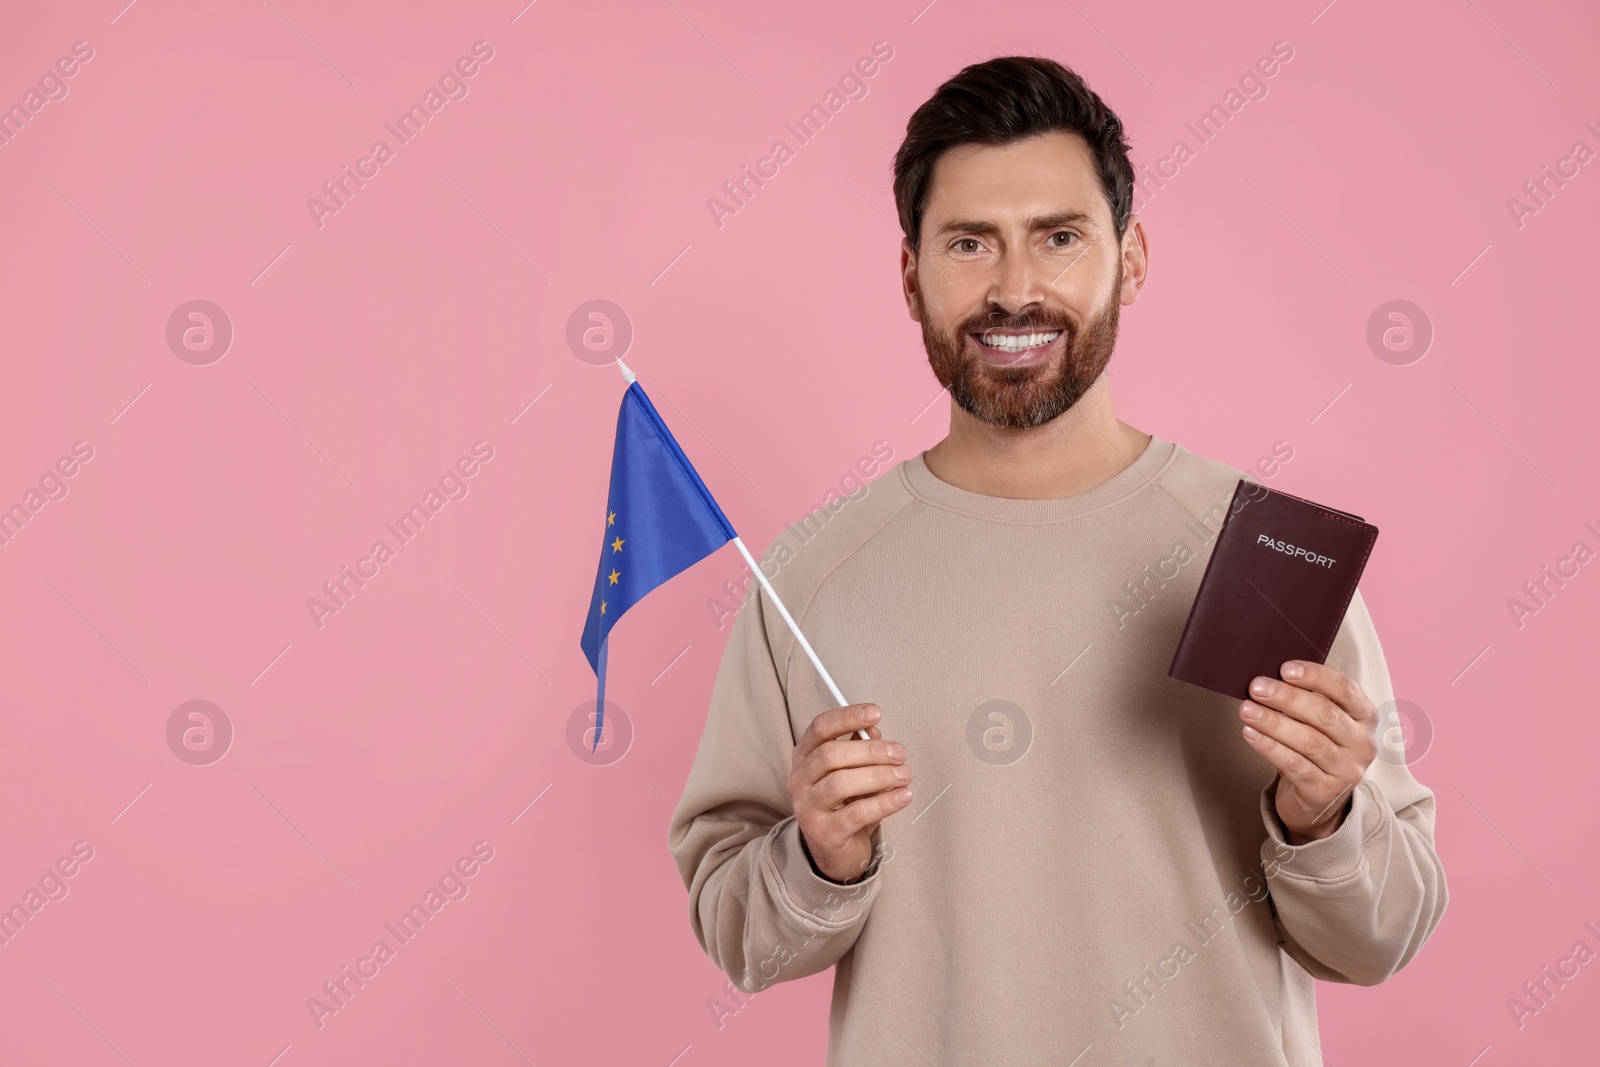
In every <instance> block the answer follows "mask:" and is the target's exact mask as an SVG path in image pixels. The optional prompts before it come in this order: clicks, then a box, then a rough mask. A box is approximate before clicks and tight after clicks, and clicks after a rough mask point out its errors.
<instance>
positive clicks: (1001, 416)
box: [918, 269, 1122, 430]
mask: <svg viewBox="0 0 1600 1067" xmlns="http://www.w3.org/2000/svg"><path fill="white" fill-rule="evenodd" d="M1121 297H1122V271H1121V270H1120V269H1119V270H1118V271H1117V282H1116V285H1115V287H1113V289H1112V291H1111V298H1110V299H1109V300H1108V301H1106V304H1105V306H1104V307H1102V308H1100V310H1099V311H1098V313H1096V315H1095V316H1094V317H1093V318H1092V319H1090V320H1089V322H1088V324H1087V325H1086V326H1085V327H1084V329H1083V332H1082V333H1079V332H1078V331H1077V329H1076V327H1074V326H1073V325H1072V323H1071V322H1069V321H1068V320H1067V319H1066V318H1064V317H1061V316H1058V315H1057V314H1056V313H1055V312H1053V311H1050V310H1048V309H1043V308H1041V309H1037V310H1034V311H1030V312H1028V313H1027V314H1024V315H1020V316H1017V317H1016V318H1012V319H1007V318H1005V316H1003V315H1002V314H1001V313H1000V312H991V313H988V314H984V315H979V316H976V317H974V318H971V319H968V320H966V321H965V322H962V323H959V324H958V325H957V326H956V328H955V329H954V330H953V331H951V332H950V333H949V334H941V333H939V332H938V331H937V330H936V329H934V328H933V327H932V326H931V325H930V324H929V322H928V316H927V314H926V312H924V313H923V315H922V346H923V347H924V348H925V349H927V351H928V364H929V366H931V367H932V368H933V373H934V376H935V377H937V378H938V379H939V384H940V385H943V386H944V387H945V388H946V389H949V390H950V395H951V396H952V397H954V398H955V402H956V403H957V404H959V405H961V408H962V410H964V411H965V412H967V414H969V415H971V416H972V417H973V418H976V419H979V420H981V421H983V422H987V423H989V424H990V425H993V426H1003V427H1007V428H1009V429H1017V430H1026V429H1030V428H1032V427H1034V426H1042V425H1044V424H1045V423H1047V422H1049V421H1050V420H1051V419H1054V418H1055V417H1056V416H1057V415H1060V414H1061V413H1062V412H1064V411H1066V410H1067V409H1068V408H1070V407H1072V405H1074V404H1076V403H1077V402H1078V401H1079V400H1081V399H1083V395H1084V393H1086V392H1088V391H1089V387H1090V386H1092V385H1093V384H1094V383H1095V382H1096V381H1097V380H1099V378H1100V375H1101V374H1102V373H1103V372H1104V371H1105V369H1106V365H1107V364H1109V363H1110V362H1111V350H1112V349H1113V348H1114V347H1116V343H1117V315H1118V310H1119V308H1120V307H1121V303H1122V301H1121ZM918 299H919V300H920V299H921V297H920V295H919V297H918ZM985 329H997V330H1011V331H1029V332H1033V333H1048V332H1052V331H1056V330H1061V331H1064V332H1065V334H1066V336H1065V337H1064V338H1058V341H1060V342H1061V343H1062V345H1063V348H1062V352H1061V356H1060V359H1059V360H1058V362H1057V363H1056V364H1055V365H1052V364H1050V363H1048V362H1046V363H1039V364H1033V365H1030V366H1025V367H997V366H993V365H991V364H990V363H988V362H987V361H985V360H984V358H983V356H982V355H981V354H979V353H971V354H969V352H968V349H967V343H968V338H967V335H968V334H969V333H974V332H980V333H981V331H983V330H985Z"/></svg>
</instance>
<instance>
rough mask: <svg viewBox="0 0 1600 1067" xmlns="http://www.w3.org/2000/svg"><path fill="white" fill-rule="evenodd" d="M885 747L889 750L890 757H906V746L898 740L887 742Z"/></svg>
mask: <svg viewBox="0 0 1600 1067" xmlns="http://www.w3.org/2000/svg"><path fill="white" fill-rule="evenodd" d="M886 747H887V749H888V751H889V758H890V759H905V758H906V746H904V745H902V744H901V743H900V742H898V741H890V742H889V744H888V745H887V746H886Z"/></svg>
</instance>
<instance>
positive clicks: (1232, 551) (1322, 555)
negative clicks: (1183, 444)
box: [1167, 478, 1378, 700]
mask: <svg viewBox="0 0 1600 1067" xmlns="http://www.w3.org/2000/svg"><path fill="white" fill-rule="evenodd" d="M1377 539H1378V528H1377V527H1376V526H1374V525H1372V524H1371V523H1369V522H1367V521H1365V520H1364V519H1362V518H1361V516H1359V515H1352V514H1350V513H1349V512H1347V511H1338V510H1336V509H1334V508H1330V507H1324V506H1323V505H1321V504H1317V503H1313V502H1312V501H1310V500H1306V499H1303V498H1301V497H1297V496H1292V495H1291V494H1289V493H1284V492H1280V491H1278V490H1276V489H1268V488H1267V487H1266V486H1264V485H1262V484H1261V483H1260V482H1252V481H1247V480H1246V479H1243V478H1241V479H1239V484H1238V485H1237V486H1236V487H1235V488H1234V491H1233V501H1232V503H1231V504H1230V506H1229V508H1228V514H1227V516H1226V517H1225V518H1224V519H1223V520H1222V528H1221V529H1220V530H1219V531H1218V532H1217V540H1216V545H1215V546H1214V547H1213V548H1212V550H1211V558H1210V560H1208V561H1207V562H1206V569H1205V573H1204V574H1202V575H1201V576H1200V587H1199V589H1198V590H1196V592H1195V597H1194V605H1193V607H1191V608H1190V609H1189V619H1188V621H1187V622H1186V623H1184V626H1183V634H1182V636H1181V637H1179V638H1178V648H1177V651H1176V652H1175V653H1174V654H1173V657H1172V666H1171V667H1170V668H1168V670H1167V674H1168V676H1170V677H1172V678H1176V679H1178V680H1179V681H1183V682H1189V683H1190V684H1192V685H1198V686H1200V687H1202V688H1204V689H1210V690H1212V691H1213V692H1217V693H1222V694H1224V695H1226V696H1230V697H1234V698H1236V699H1239V700H1244V699H1245V698H1247V697H1248V696H1249V695H1250V680H1251V679H1252V678H1255V677H1257V676H1265V677H1268V678H1277V677H1278V670H1279V668H1280V667H1282V666H1283V663H1284V661H1285V660H1291V659H1301V660H1308V661H1311V662H1315V663H1325V662H1327V658H1328V652H1329V650H1330V649H1332V647H1333V639H1334V637H1335V636H1336V635H1337V634H1338V632H1339V626H1340V624H1341V623H1343V622H1344V615H1345V612H1346V610H1348V609H1349V607H1350V599H1351V597H1353V596H1355V591H1356V583H1357V582H1358V581H1360V580H1361V572H1362V570H1363V569H1364V568H1365V567H1366V565H1367V557H1368V556H1369V555H1370V554H1371V553H1372V546H1373V544H1374V543H1375V542H1376V541H1377Z"/></svg>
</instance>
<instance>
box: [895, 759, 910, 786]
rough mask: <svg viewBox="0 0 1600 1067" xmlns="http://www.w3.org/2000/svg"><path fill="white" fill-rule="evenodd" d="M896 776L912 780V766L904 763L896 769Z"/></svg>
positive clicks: (907, 780)
mask: <svg viewBox="0 0 1600 1067" xmlns="http://www.w3.org/2000/svg"><path fill="white" fill-rule="evenodd" d="M894 776H895V777H896V778H898V779H900V780H901V781H902V782H909V781H911V768H910V767H907V766H906V765H905V764H903V763H902V764H901V765H900V766H898V767H896V768H895V769H894Z"/></svg>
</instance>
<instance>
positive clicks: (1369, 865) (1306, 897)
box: [1261, 589, 1449, 985]
mask: <svg viewBox="0 0 1600 1067" xmlns="http://www.w3.org/2000/svg"><path fill="white" fill-rule="evenodd" d="M1327 663H1328V665H1329V666H1330V667H1334V668H1336V669H1337V670H1340V671H1342V672H1344V673H1345V674H1347V675H1349V676H1350V677H1351V678H1353V679H1354V680H1355V681H1356V683H1357V684H1358V685H1360V686H1361V688H1362V690H1363V691H1364V692H1365V693H1366V694H1367V696H1368V698H1370V699H1371V701H1372V703H1373V705H1374V706H1376V707H1377V708H1378V713H1379V722H1378V737H1377V741H1378V757H1377V758H1376V759H1375V760H1373V762H1372V765H1371V766H1370V767H1368V768H1367V772H1366V774H1365V775H1364V776H1363V777H1362V779H1361V781H1360V783H1358V784H1357V786H1356V788H1355V792H1354V794H1353V795H1352V797H1351V799H1350V809H1349V811H1348V813H1347V814H1346V815H1345V818H1344V822H1343V823H1342V824H1340V826H1339V828H1338V829H1337V830H1335V831H1334V832H1333V833H1332V834H1330V835H1328V836H1327V837H1325V838H1322V839H1321V840H1318V841H1311V842H1308V843H1306V844H1303V845H1290V844H1288V843H1287V842H1286V841H1285V839H1284V834H1283V825H1282V823H1281V822H1280V821H1279V819H1278V813H1277V808H1276V806H1275V803H1274V795H1275V793H1276V791H1277V788H1278V780H1279V778H1280V777H1281V775H1274V776H1273V778H1272V781H1271V782H1269V783H1268V784H1267V786H1266V788H1265V789H1264V790H1262V793H1261V817H1262V821H1263V823H1265V825H1266V831H1267V840H1266V841H1265V842H1263V843H1262V846H1261V862H1262V866H1263V869H1264V871H1265V873H1266V875H1267V884H1268V886H1269V889H1270V891H1271V900H1272V904H1273V916H1274V922H1275V923H1276V924H1277V929H1278V939H1279V942H1280V944H1282V946H1283V949H1284V951H1285V952H1287V953H1288V954H1289V955H1290V956H1291V957H1292V958H1294V959H1295V960H1296V961H1297V962H1298V963H1299V964H1300V965H1301V966H1302V967H1304V968H1305V969H1306V970H1307V971H1308V972H1309V973H1310V974H1311V975H1312V976H1313V977H1314V978H1319V979H1322V980H1323V981H1328V982H1348V983H1352V984H1355V985H1376V984H1378V983H1379V982H1382V981H1384V980H1385V979H1387V978H1388V977H1390V976H1391V975H1393V974H1394V973H1395V972H1397V971H1398V970H1400V968H1402V967H1404V966H1405V965H1406V964H1407V963H1409V962H1411V959H1412V957H1414V956H1415V955H1416V954H1417V952H1418V951H1419V950H1420V949H1421V948H1422V945H1423V943H1424V942H1425V941H1426V940H1427V939H1428V936H1429V935H1430V934H1432V933H1433V930H1434V928H1435V927H1436V926H1437V925H1438V924H1439V920H1440V918H1441V917H1442V916H1443V915H1444V909H1445V905H1446V903H1447V901H1448V899H1449V894H1448V891H1447V889H1446V886H1445V877H1444V868H1443V866H1442V865H1441V864H1440V863H1439V856H1438V854H1437V853H1436V852H1435V851H1434V844H1433V823H1434V795H1433V791H1432V790H1431V789H1429V788H1428V787H1427V786H1425V785H1423V784H1422V783H1420V782H1418V781H1417V780H1416V779H1415V778H1414V777H1412V774H1411V771H1410V768H1409V767H1408V766H1407V765H1406V763H1405V750H1404V744H1403V741H1402V739H1401V736H1400V730H1399V728H1398V727H1399V723H1398V720H1397V719H1396V718H1395V717H1394V716H1393V715H1392V714H1391V712H1392V710H1393V707H1394V705H1393V704H1392V703H1390V702H1392V701H1393V700H1394V690H1393V688H1392V686H1391V684H1390V679H1389V669H1388V665H1387V664H1386V663H1385V661H1384V656H1383V649H1382V647H1381V646H1380V645H1379V644H1378V636H1377V632H1376V630H1375V629H1374V628H1373V625H1372V617H1371V615H1370V614H1369V613H1368V612H1367V606H1366V602H1365V601H1364V600H1363V599H1362V597H1361V592H1360V590H1359V589H1358V590H1357V591H1356V594H1355V596H1354V597H1353V598H1352V599H1351V602H1350V609H1349V611H1348V612H1346V614H1345V619H1344V623H1343V625H1341V627H1340V629H1339V633H1338V636H1337V637H1336V638H1335V640H1334V643H1333V648H1332V650H1331V651H1330V652H1329V655H1328V660H1327Z"/></svg>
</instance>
